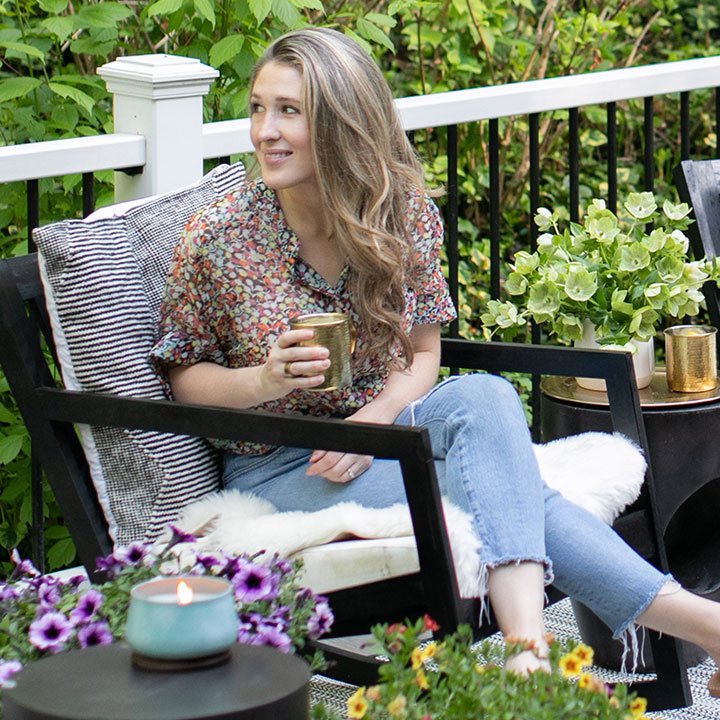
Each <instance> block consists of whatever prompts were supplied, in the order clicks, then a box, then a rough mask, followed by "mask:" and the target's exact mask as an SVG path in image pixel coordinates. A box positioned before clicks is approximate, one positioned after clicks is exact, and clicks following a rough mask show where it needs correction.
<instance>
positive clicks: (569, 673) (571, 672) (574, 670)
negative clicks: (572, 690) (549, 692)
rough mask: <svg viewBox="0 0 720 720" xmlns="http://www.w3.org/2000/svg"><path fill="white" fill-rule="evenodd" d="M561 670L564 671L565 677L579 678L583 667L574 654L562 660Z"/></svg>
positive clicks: (569, 654)
mask: <svg viewBox="0 0 720 720" xmlns="http://www.w3.org/2000/svg"><path fill="white" fill-rule="evenodd" d="M559 665H560V670H561V671H562V675H563V677H566V678H569V677H577V676H578V675H579V674H580V671H581V670H582V665H581V663H580V661H579V660H578V658H577V656H576V655H574V654H573V653H567V655H563V656H562V657H561V658H560V662H559Z"/></svg>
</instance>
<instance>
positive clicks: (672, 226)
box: [481, 192, 718, 387]
mask: <svg viewBox="0 0 720 720" xmlns="http://www.w3.org/2000/svg"><path fill="white" fill-rule="evenodd" d="M624 209H625V211H626V212H627V216H626V217H623V218H622V219H621V218H619V217H618V216H617V215H616V214H615V213H613V212H611V211H610V210H608V209H607V207H606V206H605V203H604V202H603V201H602V200H598V199H595V200H593V201H592V202H591V203H590V205H589V207H588V208H587V212H586V214H585V217H584V220H583V222H582V223H574V222H570V223H563V221H562V220H561V217H562V214H563V213H562V211H560V210H554V211H550V210H548V209H547V208H540V209H539V210H538V212H537V214H536V216H535V223H536V225H537V226H538V228H539V229H540V230H541V231H542V234H541V235H540V237H539V238H538V247H537V251H536V252H532V253H529V252H525V251H521V252H518V253H516V254H515V258H514V262H513V263H510V264H509V265H508V271H509V272H508V275H507V279H506V281H505V292H506V293H507V295H508V298H507V299H506V300H502V301H501V300H491V301H490V302H489V303H488V306H487V310H486V312H485V313H483V315H482V317H481V320H482V322H483V324H484V326H485V327H487V328H489V329H490V332H491V333H492V334H495V333H497V334H499V335H500V336H501V337H503V338H504V339H508V340H509V339H512V338H513V337H515V336H516V335H517V334H518V333H520V332H522V331H523V330H524V329H526V328H527V327H528V324H529V321H530V320H532V321H534V322H536V323H539V324H541V325H543V327H544V328H545V329H546V330H547V332H548V335H549V336H550V337H552V338H554V339H556V340H558V341H559V342H561V343H564V344H571V343H574V344H576V345H579V346H581V347H582V346H584V347H593V346H598V345H599V346H600V347H605V348H609V349H613V348H615V349H618V348H619V349H623V350H629V351H631V352H633V354H634V359H635V368H636V375H637V379H638V387H642V386H643V385H647V384H649V382H650V379H651V377H652V372H653V369H654V357H655V355H654V350H653V347H652V341H653V337H654V334H655V332H656V330H657V327H658V324H659V323H660V322H661V321H663V320H667V319H669V318H672V319H677V318H682V317H692V316H695V315H697V314H698V312H699V310H700V305H701V303H702V300H703V295H702V285H703V283H704V282H705V281H706V280H708V279H716V278H717V276H718V272H717V262H716V261H708V260H706V259H701V260H695V261H690V260H689V259H688V244H689V241H688V238H687V236H686V235H685V233H684V232H683V231H684V230H685V229H686V228H687V226H688V225H689V224H690V222H691V220H690V219H689V218H688V214H689V213H690V208H689V206H688V205H687V204H686V203H680V204H677V205H675V204H673V203H671V202H669V201H668V200H665V201H664V202H663V204H662V208H659V207H658V204H657V202H656V200H655V197H654V195H653V194H652V193H650V192H643V193H630V195H628V198H627V200H626V202H625V203H624ZM642 360H644V361H645V363H646V364H647V365H649V367H648V368H645V369H643V368H642V363H641V361H642ZM600 382H602V381H600Z"/></svg>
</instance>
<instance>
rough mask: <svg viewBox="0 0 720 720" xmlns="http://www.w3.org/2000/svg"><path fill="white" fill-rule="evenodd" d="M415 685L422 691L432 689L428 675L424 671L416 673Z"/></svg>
mask: <svg viewBox="0 0 720 720" xmlns="http://www.w3.org/2000/svg"><path fill="white" fill-rule="evenodd" d="M415 683H416V684H417V686H418V687H419V688H420V689H421V690H428V689H429V688H430V685H429V684H428V680H427V675H425V673H424V671H422V670H418V671H417V672H416V673H415Z"/></svg>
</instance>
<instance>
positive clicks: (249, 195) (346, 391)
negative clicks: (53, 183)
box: [151, 180, 456, 454]
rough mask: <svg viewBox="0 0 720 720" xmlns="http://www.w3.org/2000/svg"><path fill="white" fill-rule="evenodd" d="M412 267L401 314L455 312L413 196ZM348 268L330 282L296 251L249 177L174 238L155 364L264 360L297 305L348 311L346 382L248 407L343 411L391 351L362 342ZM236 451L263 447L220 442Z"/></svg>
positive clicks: (435, 219)
mask: <svg viewBox="0 0 720 720" xmlns="http://www.w3.org/2000/svg"><path fill="white" fill-rule="evenodd" d="M420 202H422V207H421V208H420V212H419V213H418V214H417V220H416V224H415V227H414V230H413V238H414V242H415V248H416V260H417V262H416V267H417V274H416V278H415V283H414V284H413V287H407V288H406V290H405V298H406V302H405V310H404V319H405V322H406V326H407V328H408V330H409V329H410V328H412V326H413V325H415V324H430V323H441V324H442V323H447V322H450V321H451V320H452V319H453V318H454V317H455V316H456V313H455V308H454V307H453V304H452V301H451V299H450V294H449V292H448V287H447V283H446V282H445V279H444V277H443V275H442V271H441V269H440V247H441V244H442V239H443V231H442V224H441V221H440V217H439V213H438V209H437V207H436V205H435V204H434V203H433V202H432V200H430V199H429V198H428V199H425V200H421V198H420V197H419V196H418V198H417V199H416V200H414V201H413V203H411V204H414V205H415V207H414V208H413V207H411V211H412V212H413V213H415V212H416V211H417V209H418V207H417V206H418V204H419V203H420ZM347 280H348V268H347V267H346V268H344V269H343V271H342V274H341V276H340V278H339V280H338V282H337V284H336V285H335V286H334V287H333V286H331V285H330V284H329V283H328V282H327V281H326V280H325V279H324V278H323V277H322V276H321V275H319V274H318V273H317V272H316V271H315V270H314V269H313V268H312V267H310V266H309V265H307V264H306V263H305V262H303V260H302V258H300V257H299V255H298V240H297V237H296V236H295V234H294V233H293V231H292V230H290V228H289V227H288V226H287V223H286V221H285V217H284V215H283V213H282V210H281V208H280V205H279V203H278V201H277V197H276V195H275V192H274V191H273V190H270V189H268V188H267V187H266V186H265V185H264V184H263V182H262V181H261V180H257V181H252V182H247V183H245V184H244V185H242V186H240V187H239V188H238V189H237V190H235V191H234V192H233V193H231V194H229V195H228V196H226V197H225V198H224V199H222V200H220V201H218V202H216V203H214V204H213V205H210V206H209V207H208V208H206V209H204V210H203V211H201V212H200V213H198V214H197V215H196V216H195V217H194V218H193V219H192V220H191V221H190V222H189V223H188V225H187V227H186V228H185V231H184V233H183V235H182V237H181V239H180V242H179V243H178V245H177V247H176V248H175V251H174V255H173V259H172V261H171V265H170V270H169V274H168V279H167V283H166V286H165V291H164V296H163V301H162V305H161V309H160V315H161V319H160V339H159V340H158V342H157V343H156V345H155V346H154V348H153V349H152V351H151V361H152V362H153V364H154V366H155V367H156V369H157V370H158V371H159V372H161V373H162V372H163V370H164V369H165V368H166V367H168V366H173V365H193V364H194V363H197V362H200V361H209V362H214V363H218V364H220V365H224V366H226V367H251V366H254V365H259V364H262V363H263V362H265V360H266V359H267V354H268V351H269V349H270V347H272V345H273V344H274V342H275V340H276V339H277V337H278V336H279V335H280V334H281V333H283V332H285V331H286V330H288V329H289V328H290V325H289V323H290V320H291V318H293V317H296V316H297V315H301V314H305V313H316V312H342V313H346V314H347V315H348V316H349V317H350V319H351V321H352V322H353V323H354V324H355V327H356V328H358V335H357V340H356V353H355V356H354V358H353V361H352V375H353V381H352V384H351V385H350V386H349V387H346V388H342V389H337V390H330V391H326V392H308V391H302V390H296V391H294V392H292V393H290V394H288V395H286V396H285V397H283V398H280V399H278V400H272V401H269V402H266V403H263V404H261V405H259V406H257V408H255V409H261V410H267V411H271V412H287V413H301V414H307V415H314V416H323V417H346V416H348V415H351V414H352V413H354V412H356V411H357V410H358V409H359V408H360V407H362V406H363V405H364V404H365V403H367V402H368V401H370V400H372V399H373V398H374V397H375V396H376V395H377V394H378V393H379V392H380V391H381V390H382V389H383V387H384V385H385V381H386V378H387V376H388V374H389V372H390V367H389V360H390V358H387V357H385V358H383V357H380V356H377V355H374V356H369V355H368V354H367V353H361V352H360V351H361V350H362V349H363V347H365V346H366V343H367V338H366V337H364V336H363V332H362V331H361V330H360V323H359V316H358V314H357V312H356V311H355V308H354V306H353V298H352V295H351V293H350V291H349V288H348V282H347ZM217 444H218V445H220V446H221V447H224V448H227V449H232V450H234V451H235V452H239V453H243V454H258V453H262V452H266V451H267V450H268V449H269V448H268V447H267V446H261V445H257V444H251V443H239V444H238V443H222V442H218V443H217Z"/></svg>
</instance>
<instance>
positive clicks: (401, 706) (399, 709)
mask: <svg viewBox="0 0 720 720" xmlns="http://www.w3.org/2000/svg"><path fill="white" fill-rule="evenodd" d="M406 707H407V700H406V699H405V696H404V695H398V696H397V697H396V698H395V699H394V700H392V701H390V703H388V706H387V711H388V712H389V713H390V715H392V716H393V717H405V708H406Z"/></svg>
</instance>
